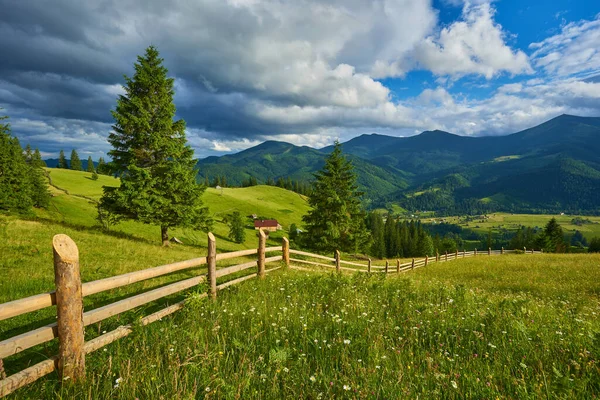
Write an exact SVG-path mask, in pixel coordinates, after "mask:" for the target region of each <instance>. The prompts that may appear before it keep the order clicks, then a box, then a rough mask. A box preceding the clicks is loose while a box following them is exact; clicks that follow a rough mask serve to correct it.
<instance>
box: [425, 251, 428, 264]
mask: <svg viewBox="0 0 600 400" xmlns="http://www.w3.org/2000/svg"><path fill="white" fill-rule="evenodd" d="M428 262H429V256H428V255H427V254H425V266H427V263H428Z"/></svg>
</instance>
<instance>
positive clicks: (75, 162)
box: [71, 149, 83, 171]
mask: <svg viewBox="0 0 600 400" xmlns="http://www.w3.org/2000/svg"><path fill="white" fill-rule="evenodd" d="M71 169H72V170H74V171H83V169H82V168H81V159H80V158H79V154H77V151H75V149H73V150H72V151H71Z"/></svg>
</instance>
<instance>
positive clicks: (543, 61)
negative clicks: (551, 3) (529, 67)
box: [529, 14, 600, 77]
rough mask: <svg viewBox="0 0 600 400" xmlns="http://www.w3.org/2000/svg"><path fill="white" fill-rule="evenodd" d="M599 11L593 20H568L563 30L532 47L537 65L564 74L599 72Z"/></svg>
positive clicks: (556, 73)
mask: <svg viewBox="0 0 600 400" xmlns="http://www.w3.org/2000/svg"><path fill="white" fill-rule="evenodd" d="M598 43H600V14H598V15H597V16H596V18H595V19H594V20H591V21H587V20H582V21H577V22H571V23H569V24H566V25H564V26H563V27H562V29H561V32H560V33H559V34H556V35H554V36H551V37H549V38H547V39H545V40H543V41H541V42H537V43H532V44H531V45H530V46H529V48H530V49H532V50H535V51H534V53H533V54H532V56H531V57H532V59H533V62H534V65H535V66H536V67H537V68H541V69H543V70H544V71H545V72H546V73H547V74H549V75H554V76H559V77H565V76H572V75H580V76H589V75H595V74H598V73H599V72H600V47H599V46H598Z"/></svg>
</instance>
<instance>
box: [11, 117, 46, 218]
mask: <svg viewBox="0 0 600 400" xmlns="http://www.w3.org/2000/svg"><path fill="white" fill-rule="evenodd" d="M7 119H8V117H7V116H0V211H3V212H16V213H18V214H29V213H31V209H32V207H47V206H48V204H49V202H50V192H49V191H48V185H47V183H46V177H45V175H44V170H43V169H42V168H43V167H45V166H46V164H45V162H44V161H43V160H42V157H41V155H40V152H39V150H38V149H35V151H32V150H31V146H29V145H27V146H26V148H25V150H23V148H22V147H21V144H20V143H19V139H17V138H16V137H14V136H12V134H11V129H10V125H9V124H8V123H5V122H3V121H5V120H7Z"/></svg>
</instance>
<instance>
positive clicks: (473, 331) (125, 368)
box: [9, 255, 600, 399]
mask: <svg viewBox="0 0 600 400" xmlns="http://www.w3.org/2000/svg"><path fill="white" fill-rule="evenodd" d="M565 271H568V272H565ZM599 282H600V256H598V255H570V256H565V255H539V256H537V255H536V256H523V255H520V256H519V255H511V256H502V257H489V258H485V257H482V258H477V259H474V258H471V259H466V260H459V261H456V262H450V263H446V264H437V265H432V266H430V267H428V268H426V269H421V270H417V271H416V272H414V273H409V274H405V275H401V276H389V277H387V278H384V277H383V276H382V275H372V276H368V275H366V274H358V275H354V276H349V275H344V276H335V275H334V274H308V273H306V272H296V271H286V270H284V271H281V272H279V271H278V272H276V273H274V274H273V275H269V276H268V277H267V279H265V280H264V281H257V280H252V281H248V282H245V283H243V284H241V285H240V286H238V287H235V288H233V289H231V290H226V291H224V292H221V293H220V294H219V296H218V298H217V301H216V302H211V301H203V300H202V301H195V302H193V305H191V306H190V307H188V308H187V309H186V310H185V311H183V312H179V313H176V314H175V315H173V316H172V317H168V318H164V319H163V320H162V321H161V322H157V323H155V324H153V325H150V326H147V327H139V328H136V330H135V332H134V334H133V335H131V336H130V337H127V338H125V339H122V340H120V341H119V342H117V343H115V344H112V345H110V346H108V347H107V348H106V351H100V352H96V353H93V354H92V355H90V356H88V357H87V371H88V379H87V381H86V382H85V384H82V385H75V386H65V387H64V388H63V389H60V385H59V382H58V379H57V378H56V375H54V374H52V375H50V376H49V377H48V378H44V379H42V380H41V381H38V382H36V383H34V384H32V385H30V386H27V387H26V388H24V389H22V390H20V391H19V392H17V393H16V394H15V395H13V396H12V397H9V398H10V399H13V398H14V399H16V398H19V399H34V398H54V397H56V396H57V395H59V396H61V398H65V399H66V398H73V397H77V398H82V399H96V398H113V399H133V398H140V399H141V398H179V399H192V398H214V399H217V398H232V399H233V398H243V399H266V398H269V399H271V398H273V399H275V398H302V399H318V398H344V399H345V398H356V399H363V398H364V399H366V398H386V399H387V398H398V397H402V398H445V399H464V398H478V399H479V398H486V399H496V398H502V399H504V398H507V399H509V398H510V399H517V398H518V399H539V398H596V397H597V396H598V395H599V394H600V370H599V369H598V362H599V361H598V354H600V340H599V339H600V320H599V319H598V318H597V315H596V314H597V312H598V307H599V306H600V302H599V295H600V286H599ZM103 328H104V327H103Z"/></svg>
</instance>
